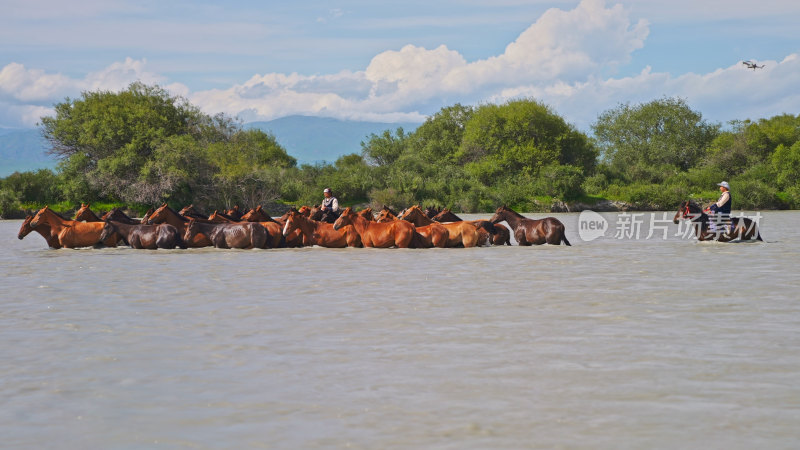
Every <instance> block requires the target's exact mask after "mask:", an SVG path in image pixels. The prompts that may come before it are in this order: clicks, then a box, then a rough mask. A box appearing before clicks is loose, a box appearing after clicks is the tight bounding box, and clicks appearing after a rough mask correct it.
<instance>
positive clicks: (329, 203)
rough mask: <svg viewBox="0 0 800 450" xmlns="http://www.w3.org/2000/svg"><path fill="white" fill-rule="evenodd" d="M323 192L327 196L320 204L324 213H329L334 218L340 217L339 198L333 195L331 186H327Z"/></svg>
mask: <svg viewBox="0 0 800 450" xmlns="http://www.w3.org/2000/svg"><path fill="white" fill-rule="evenodd" d="M322 194H323V195H324V196H325V199H324V200H322V205H320V209H321V210H322V212H323V214H325V213H327V214H329V215H330V216H332V217H333V218H337V217H339V214H341V211H340V210H339V200H338V199H337V198H336V197H334V196H333V192H332V191H331V188H325V190H324V191H322Z"/></svg>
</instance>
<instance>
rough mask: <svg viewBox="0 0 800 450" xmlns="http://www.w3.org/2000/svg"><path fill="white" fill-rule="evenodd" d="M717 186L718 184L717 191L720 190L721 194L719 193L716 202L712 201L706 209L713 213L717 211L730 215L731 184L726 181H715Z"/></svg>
mask: <svg viewBox="0 0 800 450" xmlns="http://www.w3.org/2000/svg"><path fill="white" fill-rule="evenodd" d="M717 186H719V191H720V192H722V195H720V196H719V200H717V202H716V203H712V204H711V206H710V207H709V208H708V209H709V210H711V212H713V213H715V214H716V213H719V214H727V215H730V214H731V204H732V203H733V201H732V200H733V199H732V198H731V186H730V185H729V184H728V182H727V181H723V182H722V183H717Z"/></svg>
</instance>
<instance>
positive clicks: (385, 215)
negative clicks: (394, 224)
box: [375, 205, 397, 223]
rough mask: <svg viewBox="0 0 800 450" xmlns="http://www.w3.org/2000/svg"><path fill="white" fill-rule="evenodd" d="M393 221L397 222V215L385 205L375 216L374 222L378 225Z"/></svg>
mask: <svg viewBox="0 0 800 450" xmlns="http://www.w3.org/2000/svg"><path fill="white" fill-rule="evenodd" d="M393 220H397V214H394V213H393V212H392V210H391V209H389V208H388V207H387V206H386V205H383V209H381V211H380V212H379V213H378V215H377V216H375V221H376V222H379V223H383V222H391V221H393Z"/></svg>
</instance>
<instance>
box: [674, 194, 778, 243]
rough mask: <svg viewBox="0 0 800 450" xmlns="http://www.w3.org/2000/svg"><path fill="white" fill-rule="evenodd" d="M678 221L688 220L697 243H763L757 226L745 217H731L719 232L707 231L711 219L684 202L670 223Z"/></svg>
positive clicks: (688, 201)
mask: <svg viewBox="0 0 800 450" xmlns="http://www.w3.org/2000/svg"><path fill="white" fill-rule="evenodd" d="M680 219H688V220H689V221H691V223H692V226H693V227H694V234H695V236H697V240H698V241H719V242H730V241H733V240H736V239H739V240H741V241H751V240H756V241H763V239H761V233H760V232H759V230H758V224H756V223H755V222H753V221H752V220H751V219H748V218H747V217H731V218H730V227H729V228H728V227H725V226H724V225H723V224H719V225H717V226H719V227H720V231H717V232H714V231H709V228H710V226H709V225H710V222H711V218H710V217H709V216H708V214H706V213H705V212H703V209H702V208H701V207H700V206H699V205H697V204H696V203H694V202H692V201H690V200H686V201H684V202H682V203H681V205H680V206H679V207H678V212H676V213H675V217H673V218H672V222H673V223H675V224H677V223H678V221H679V220H680Z"/></svg>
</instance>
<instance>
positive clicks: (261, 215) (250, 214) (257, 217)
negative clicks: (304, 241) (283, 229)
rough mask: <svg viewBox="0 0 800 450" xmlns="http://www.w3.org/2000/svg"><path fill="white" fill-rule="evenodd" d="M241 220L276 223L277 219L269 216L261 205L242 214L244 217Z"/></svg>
mask: <svg viewBox="0 0 800 450" xmlns="http://www.w3.org/2000/svg"><path fill="white" fill-rule="evenodd" d="M239 220H240V221H241V222H275V219H273V218H272V216H270V215H269V214H267V212H266V211H264V209H263V208H262V207H261V205H258V206H256V207H255V208H254V209H251V210H250V211H247V212H246V213H245V214H242V217H240V218H239ZM281 225H282V224H281Z"/></svg>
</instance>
